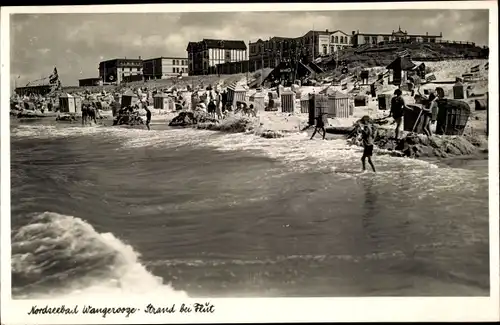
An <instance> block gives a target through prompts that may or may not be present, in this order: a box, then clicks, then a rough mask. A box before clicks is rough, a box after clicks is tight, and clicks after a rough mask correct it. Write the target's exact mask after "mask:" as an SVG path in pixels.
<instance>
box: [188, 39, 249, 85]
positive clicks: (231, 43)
mask: <svg viewBox="0 0 500 325" xmlns="http://www.w3.org/2000/svg"><path fill="white" fill-rule="evenodd" d="M186 51H187V52H188V73H189V75H190V76H192V75H208V74H216V73H217V71H216V70H217V68H216V67H217V64H222V63H229V62H240V61H245V60H246V59H247V45H246V44H245V42H244V41H240V40H216V39H203V40H202V41H199V42H189V44H188V46H187V48H186Z"/></svg>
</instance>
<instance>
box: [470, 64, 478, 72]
mask: <svg viewBox="0 0 500 325" xmlns="http://www.w3.org/2000/svg"><path fill="white" fill-rule="evenodd" d="M470 72H471V73H477V72H479V64H478V65H476V66H475V67H472V68H470Z"/></svg>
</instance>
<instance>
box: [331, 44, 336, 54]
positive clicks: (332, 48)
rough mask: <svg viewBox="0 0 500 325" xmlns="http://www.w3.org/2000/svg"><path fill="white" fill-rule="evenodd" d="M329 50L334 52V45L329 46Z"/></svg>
mask: <svg viewBox="0 0 500 325" xmlns="http://www.w3.org/2000/svg"><path fill="white" fill-rule="evenodd" d="M330 52H331V53H333V52H335V46H333V45H332V46H330Z"/></svg>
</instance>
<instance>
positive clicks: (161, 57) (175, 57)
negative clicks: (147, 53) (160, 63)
mask: <svg viewBox="0 0 500 325" xmlns="http://www.w3.org/2000/svg"><path fill="white" fill-rule="evenodd" d="M161 59H179V60H187V59H188V58H187V56H186V57H180V56H160V57H157V58H151V59H145V60H143V62H145V61H153V60H161Z"/></svg>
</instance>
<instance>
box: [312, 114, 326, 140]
mask: <svg viewBox="0 0 500 325" xmlns="http://www.w3.org/2000/svg"><path fill="white" fill-rule="evenodd" d="M325 120H326V113H323V112H321V111H320V112H319V114H318V116H316V127H315V128H314V132H313V134H312V135H311V140H312V139H313V138H314V136H315V135H316V132H318V133H319V134H321V132H320V131H323V140H325V136H326V130H325Z"/></svg>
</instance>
